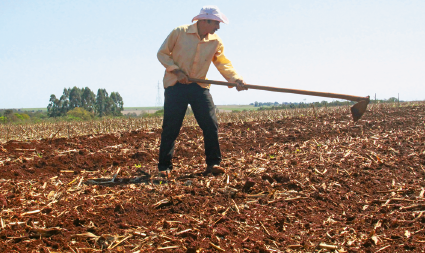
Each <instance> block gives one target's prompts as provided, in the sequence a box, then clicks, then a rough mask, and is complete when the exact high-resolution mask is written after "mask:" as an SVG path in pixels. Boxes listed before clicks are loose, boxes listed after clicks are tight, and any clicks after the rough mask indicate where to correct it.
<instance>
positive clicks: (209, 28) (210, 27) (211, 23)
mask: <svg viewBox="0 0 425 253" xmlns="http://www.w3.org/2000/svg"><path fill="white" fill-rule="evenodd" d="M218 29H220V21H217V20H210V19H202V20H199V21H198V31H199V32H200V33H201V34H202V35H207V34H208V33H209V34H214V33H215V32H216V31H217V30H218Z"/></svg>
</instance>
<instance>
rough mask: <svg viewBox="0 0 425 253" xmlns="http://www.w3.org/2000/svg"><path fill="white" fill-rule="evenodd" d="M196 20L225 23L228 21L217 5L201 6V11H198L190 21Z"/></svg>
mask: <svg viewBox="0 0 425 253" xmlns="http://www.w3.org/2000/svg"><path fill="white" fill-rule="evenodd" d="M196 20H215V21H218V22H223V23H225V24H228V23H229V20H228V19H227V17H226V16H225V15H224V14H223V13H222V12H220V10H219V9H218V7H217V6H214V5H208V6H204V7H202V9H201V11H200V12H199V15H197V16H196V17H194V18H193V19H192V22H193V21H196Z"/></svg>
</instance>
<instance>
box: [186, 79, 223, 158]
mask: <svg viewBox="0 0 425 253" xmlns="http://www.w3.org/2000/svg"><path fill="white" fill-rule="evenodd" d="M190 86H191V91H193V92H191V94H190V96H189V104H190V105H191V107H192V111H193V114H194V115H195V118H196V121H197V122H198V125H199V126H200V127H201V129H202V131H203V135H204V146H205V156H206V163H207V165H219V164H220V162H221V152H220V145H219V142H218V123H217V116H216V114H215V105H214V102H213V99H212V96H211V94H210V91H209V89H204V88H202V87H200V86H199V85H198V84H190Z"/></svg>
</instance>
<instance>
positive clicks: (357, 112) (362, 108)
mask: <svg viewBox="0 0 425 253" xmlns="http://www.w3.org/2000/svg"><path fill="white" fill-rule="evenodd" d="M189 81H191V82H196V83H208V84H217V85H226V86H232V87H235V86H237V83H228V82H220V81H214V80H205V79H196V78H189ZM245 87H247V88H248V89H256V90H267V91H275V92H285V93H294V94H301V95H309V96H317V97H328V98H340V99H346V100H350V101H356V102H358V103H357V104H355V105H353V107H351V115H352V116H353V120H354V122H356V121H357V120H359V119H360V118H361V117H362V115H363V114H364V113H365V112H366V108H367V105H368V104H369V101H370V99H369V98H370V97H369V96H367V97H358V96H352V95H345V94H337V93H329V92H320V91H309V90H297V89H287V88H277V87H270V86H261V85H253V84H245Z"/></svg>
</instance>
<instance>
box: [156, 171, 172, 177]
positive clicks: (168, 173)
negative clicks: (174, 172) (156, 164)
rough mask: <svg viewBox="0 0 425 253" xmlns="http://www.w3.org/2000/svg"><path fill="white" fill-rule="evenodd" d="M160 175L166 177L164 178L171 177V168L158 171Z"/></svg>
mask: <svg viewBox="0 0 425 253" xmlns="http://www.w3.org/2000/svg"><path fill="white" fill-rule="evenodd" d="M158 176H160V177H164V178H170V177H171V170H162V171H160V172H159V173H158Z"/></svg>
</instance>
